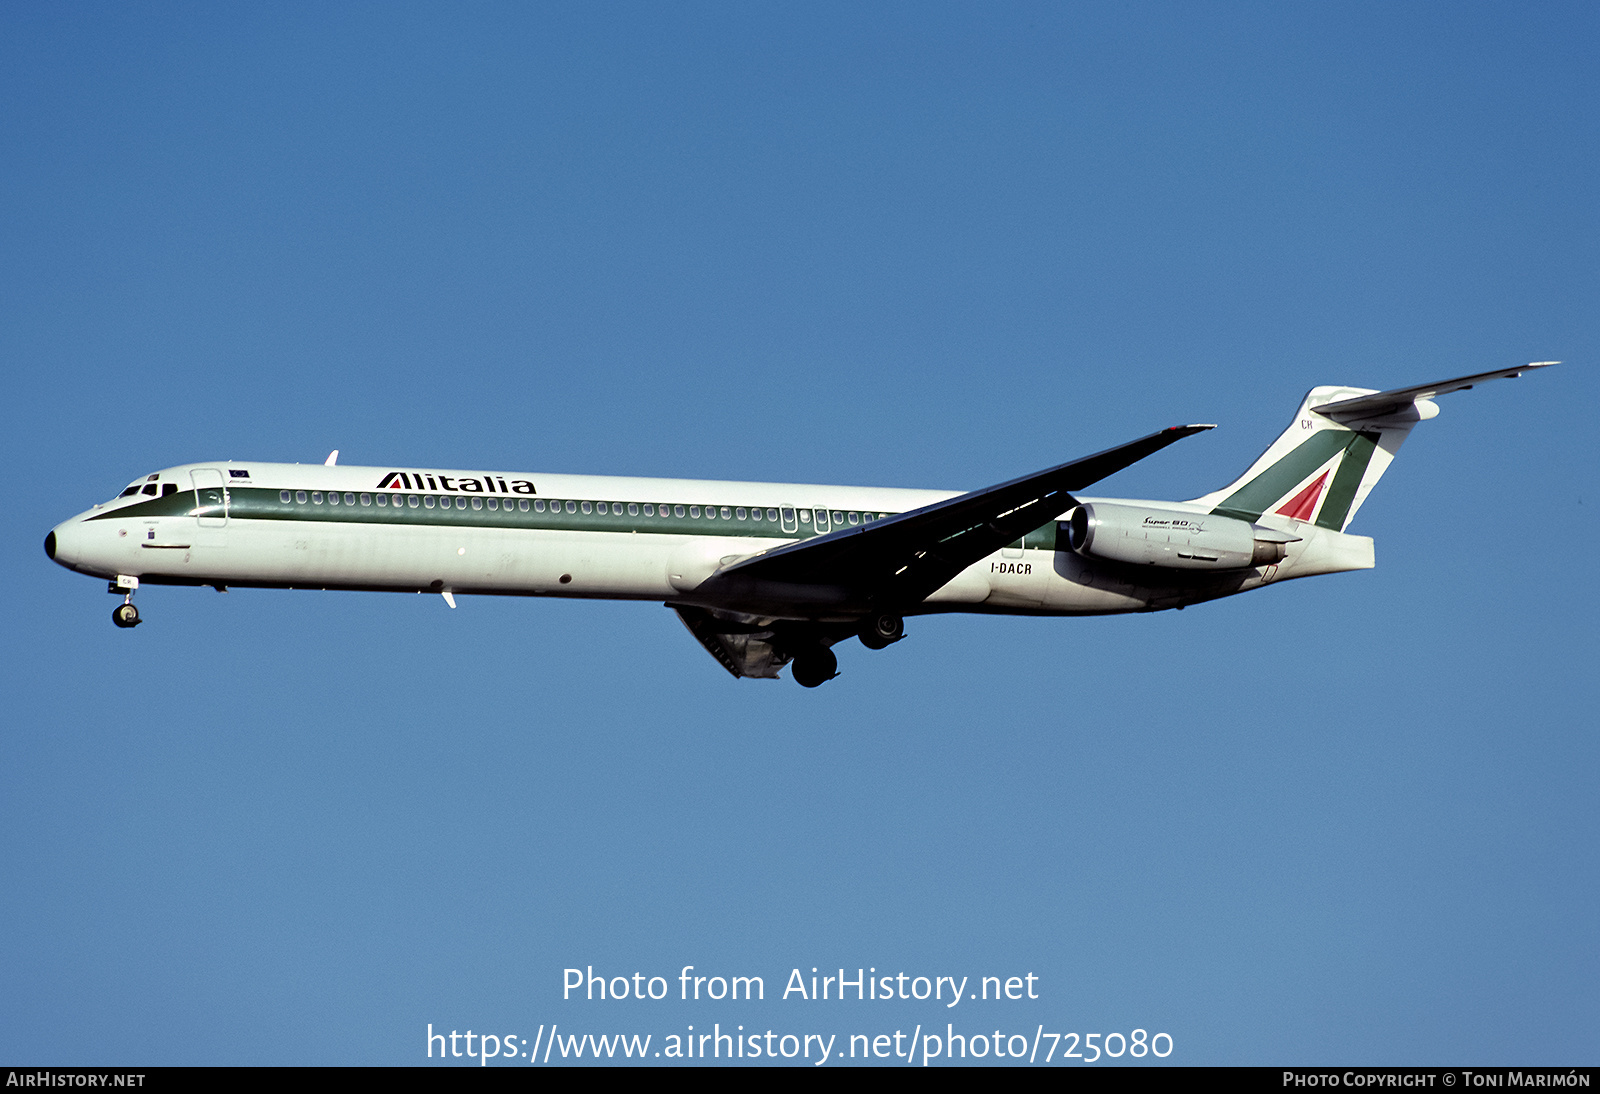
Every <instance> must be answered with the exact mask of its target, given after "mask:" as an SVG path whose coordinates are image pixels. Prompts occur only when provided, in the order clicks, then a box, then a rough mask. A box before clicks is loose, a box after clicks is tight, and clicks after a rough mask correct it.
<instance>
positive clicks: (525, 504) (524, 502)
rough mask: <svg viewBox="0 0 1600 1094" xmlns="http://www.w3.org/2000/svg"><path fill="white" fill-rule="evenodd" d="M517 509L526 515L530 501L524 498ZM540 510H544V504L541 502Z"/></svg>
mask: <svg viewBox="0 0 1600 1094" xmlns="http://www.w3.org/2000/svg"><path fill="white" fill-rule="evenodd" d="M517 508H518V509H521V510H522V511H523V512H524V513H526V512H527V511H528V499H527V498H523V499H522V500H521V501H519V502H517ZM539 508H540V509H543V508H544V502H540V503H539Z"/></svg>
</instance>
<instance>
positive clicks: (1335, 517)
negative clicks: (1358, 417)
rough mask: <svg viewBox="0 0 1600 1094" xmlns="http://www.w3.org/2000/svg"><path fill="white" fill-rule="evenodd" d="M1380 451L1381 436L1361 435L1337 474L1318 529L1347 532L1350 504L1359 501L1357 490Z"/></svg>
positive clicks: (1325, 502) (1357, 437)
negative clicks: (1375, 451) (1368, 466)
mask: <svg viewBox="0 0 1600 1094" xmlns="http://www.w3.org/2000/svg"><path fill="white" fill-rule="evenodd" d="M1377 447H1378V434H1376V433H1357V434H1356V436H1355V440H1353V441H1351V442H1350V447H1349V448H1347V449H1345V453H1344V459H1342V460H1340V461H1339V470H1338V471H1336V472H1334V475H1333V485H1332V486H1330V487H1328V497H1327V500H1326V501H1324V502H1323V503H1322V512H1321V513H1320V514H1318V515H1317V527H1318V528H1331V529H1333V530H1334V531H1335V532H1337V531H1340V530H1341V529H1343V528H1344V518H1345V517H1346V516H1348V515H1349V513H1350V503H1351V502H1353V501H1355V500H1356V488H1357V487H1359V486H1360V485H1361V480H1362V478H1363V477H1364V476H1365V475H1366V473H1367V464H1369V463H1371V462H1372V453H1373V450H1374V449H1376V448H1377Z"/></svg>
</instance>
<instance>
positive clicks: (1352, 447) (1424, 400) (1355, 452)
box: [1195, 361, 1560, 532]
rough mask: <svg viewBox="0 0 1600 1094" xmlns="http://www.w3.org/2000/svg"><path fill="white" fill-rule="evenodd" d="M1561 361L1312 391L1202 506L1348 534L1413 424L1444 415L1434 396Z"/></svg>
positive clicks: (1245, 517)
mask: <svg viewBox="0 0 1600 1094" xmlns="http://www.w3.org/2000/svg"><path fill="white" fill-rule="evenodd" d="M1556 364H1560V362H1559V361H1535V362H1533V363H1531V364H1527V365H1519V366H1518V367H1516V368H1504V369H1497V370H1495V371H1494V372H1479V373H1475V374H1474V375H1472V376H1458V377H1456V378H1455V379H1453V380H1441V381H1439V382H1438V383H1433V384H1419V385H1417V386H1416V387H1402V388H1395V389H1394V390H1392V391H1371V390H1368V389H1366V388H1353V387H1316V388H1312V389H1311V391H1310V392H1308V393H1307V394H1306V397H1305V399H1304V400H1302V401H1301V403H1300V409H1299V411H1298V412H1297V413H1296V414H1295V417H1294V421H1293V422H1292V423H1291V424H1290V425H1289V428H1288V429H1286V430H1284V432H1283V434H1282V436H1280V437H1279V438H1278V439H1277V440H1276V441H1274V442H1273V443H1272V446H1271V447H1270V448H1268V449H1267V450H1266V451H1265V452H1263V453H1262V454H1261V456H1260V458H1259V459H1257V460H1256V462H1255V463H1253V464H1251V465H1250V470H1248V471H1246V472H1245V473H1244V475H1242V476H1241V477H1240V478H1239V479H1238V480H1237V481H1235V482H1233V483H1232V484H1230V485H1229V486H1227V487H1225V488H1223V489H1221V490H1217V491H1214V492H1213V493H1210V494H1207V495H1205V496H1204V497H1201V498H1196V499H1195V503H1196V504H1199V505H1204V506H1206V507H1207V508H1209V509H1210V511H1211V512H1213V513H1215V514H1217V515H1219V516H1225V517H1233V518H1235V519H1238V520H1248V521H1259V520H1262V519H1263V518H1267V519H1270V518H1272V517H1283V518H1287V519H1289V520H1294V521H1302V522H1304V523H1307V524H1314V525H1316V526H1317V527H1319V528H1326V529H1327V530H1328V531H1330V532H1342V531H1344V530H1345V529H1346V528H1347V527H1349V525H1350V521H1351V520H1352V519H1353V518H1354V517H1355V515H1356V511H1357V510H1358V509H1360V508H1361V503H1362V502H1364V501H1365V500H1366V498H1367V495H1368V494H1369V493H1371V491H1372V488H1373V487H1374V486H1375V485H1377V482H1378V480H1379V479H1380V478H1382V477H1383V473H1384V471H1386V470H1388V467H1389V464H1390V462H1391V461H1392V460H1393V459H1394V456H1395V453H1396V452H1398V451H1399V450H1400V445H1401V444H1402V443H1404V441H1405V439H1406V437H1407V436H1408V435H1409V434H1410V432H1411V429H1412V427H1413V426H1415V425H1416V424H1417V423H1418V422H1421V421H1426V420H1428V419H1429V418H1432V417H1434V416H1435V415H1436V414H1438V413H1439V408H1438V406H1436V405H1435V404H1434V403H1433V402H1432V401H1431V400H1432V399H1434V398H1436V397H1438V396H1440V395H1448V394H1449V393H1450V392H1452V391H1466V390H1468V389H1470V388H1472V387H1475V386H1476V385H1478V384H1481V383H1484V382H1486V381H1488V380H1501V379H1508V378H1510V377H1513V376H1520V375H1522V374H1523V373H1524V372H1527V371H1529V370H1530V369H1536V368H1546V367H1548V366H1550V365H1556Z"/></svg>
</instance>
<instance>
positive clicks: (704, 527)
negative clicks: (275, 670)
mask: <svg viewBox="0 0 1600 1094" xmlns="http://www.w3.org/2000/svg"><path fill="white" fill-rule="evenodd" d="M305 493H306V494H307V497H308V500H306V501H304V502H296V501H287V502H286V501H283V500H282V498H281V497H280V495H279V492H278V491H277V490H269V489H263V488H261V487H248V486H244V487H241V486H235V487H230V488H229V490H228V517H229V519H230V520H283V521H308V522H314V523H328V524H376V525H380V526H390V527H393V526H397V525H430V526H435V527H438V526H443V527H450V528H462V527H470V528H518V529H542V530H547V531H562V532H662V533H668V534H671V535H700V536H758V537H760V538H763V539H796V540H800V539H810V538H812V537H814V536H816V535H817V534H818V533H817V531H816V525H815V524H814V523H811V522H804V523H800V524H799V525H798V527H797V530H796V531H793V532H786V531H783V530H782V526H781V525H780V524H779V523H778V522H777V521H770V520H767V519H765V517H763V519H761V520H754V519H752V518H750V517H746V518H745V519H743V520H740V519H739V517H738V515H737V510H736V509H734V510H733V514H732V515H731V516H730V518H729V519H723V518H722V516H721V507H720V506H718V507H716V511H717V513H718V515H717V516H716V517H714V518H713V517H708V516H706V515H705V514H706V513H708V512H711V511H712V510H711V507H706V506H702V507H700V509H701V516H698V517H692V516H689V515H688V509H689V506H688V504H687V503H685V504H684V510H685V512H684V515H683V516H681V517H680V516H677V515H672V516H666V517H663V516H645V515H644V514H643V512H642V511H641V512H640V513H636V514H632V515H630V514H628V513H627V511H626V508H625V507H626V505H627V504H628V503H626V502H622V503H618V502H607V503H606V506H607V508H608V509H610V510H612V512H608V513H604V514H602V513H600V512H599V510H598V507H597V506H598V503H596V502H594V501H591V502H590V505H591V508H593V510H594V511H592V512H589V513H585V512H583V511H582V509H581V505H582V502H580V501H579V500H578V499H576V498H575V499H573V501H574V503H575V504H578V505H579V506H580V508H579V511H578V512H575V513H568V512H567V511H566V508H565V502H566V499H565V498H558V499H540V500H542V501H545V502H546V508H545V511H544V512H542V513H541V512H539V511H538V510H536V509H533V508H532V506H531V502H532V500H533V499H528V500H529V501H530V507H529V509H528V511H526V512H524V511H523V510H521V509H519V508H515V506H516V505H517V502H518V501H519V500H521V499H518V498H515V497H512V498H504V497H500V498H496V500H497V501H498V502H499V503H500V508H498V509H489V508H488V507H487V503H486V498H485V497H484V495H481V494H480V495H478V496H477V500H479V501H481V502H485V505H484V507H483V508H480V509H474V508H472V498H471V497H470V496H464V495H457V494H433V495H428V494H423V493H418V494H417V495H415V496H416V497H417V499H418V505H417V506H416V507H415V508H412V507H411V506H410V505H408V504H406V503H405V502H406V499H407V498H409V497H411V496H412V495H411V494H410V493H409V492H406V493H400V494H396V493H394V492H393V491H383V494H384V496H385V497H386V498H388V499H389V501H390V504H389V505H387V506H380V505H377V504H370V505H362V504H361V503H360V501H359V500H358V501H357V502H356V504H354V505H349V504H344V503H341V504H339V505H331V504H329V503H328V502H326V501H323V502H321V503H316V502H312V501H310V500H309V498H310V496H311V494H312V493H313V492H311V491H306V492H305ZM317 493H323V494H326V493H327V492H326V491H318V492H317ZM343 493H344V492H342V491H341V497H342V496H343ZM370 495H371V492H369V496H370ZM293 496H294V495H293V494H291V497H293ZM427 497H432V498H433V500H434V505H433V507H432V508H429V507H427V506H426V505H425V504H422V499H423V498H427ZM458 497H461V498H463V500H465V501H466V502H467V506H466V508H457V507H456V504H455V503H456V499H457V498H458ZM373 500H374V502H375V501H376V497H375V496H374V497H373ZM397 501H398V502H399V503H400V504H394V503H395V502H397ZM633 504H635V505H641V506H642V504H643V503H639V502H635V503H633ZM446 506H448V507H446ZM556 506H560V507H561V508H559V509H555V508H554V507H556ZM656 508H657V509H658V510H659V509H660V506H656ZM747 508H748V509H749V510H750V511H751V512H753V511H754V507H747ZM768 508H780V507H779V506H763V507H762V512H763V514H764V513H765V511H766V509H768ZM730 509H732V507H730ZM194 510H195V498H194V491H192V490H181V491H179V492H177V493H175V494H168V495H167V496H166V497H160V498H150V499H148V500H145V501H140V502H138V503H136V504H133V505H125V506H122V507H120V508H117V509H113V510H110V511H109V512H105V513H98V514H96V515H95V516H93V517H90V518H89V519H90V520H124V519H139V518H151V517H190V516H193V515H194ZM840 511H841V512H842V511H843V510H840ZM878 515H880V516H892V515H893V514H889V513H883V512H882V511H878ZM870 523H871V522H870V521H865V520H863V525H865V524H870ZM863 525H852V524H850V523H849V522H848V518H846V520H844V521H841V522H834V523H833V524H832V526H831V528H830V531H834V532H837V531H840V530H841V529H844V528H853V527H862V526H863ZM1023 545H1024V546H1025V547H1027V548H1028V549H1030V550H1044V551H1053V550H1055V546H1056V525H1055V522H1054V521H1051V522H1050V523H1049V524H1046V525H1044V526H1043V527H1041V528H1037V529H1035V530H1034V531H1032V532H1029V533H1028V534H1027V536H1026V537H1025V539H1024V541H1023Z"/></svg>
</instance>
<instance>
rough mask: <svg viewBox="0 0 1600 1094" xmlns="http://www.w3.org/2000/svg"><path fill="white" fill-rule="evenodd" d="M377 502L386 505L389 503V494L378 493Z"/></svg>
mask: <svg viewBox="0 0 1600 1094" xmlns="http://www.w3.org/2000/svg"><path fill="white" fill-rule="evenodd" d="M378 504H379V505H388V504H389V495H388V494H379V495H378Z"/></svg>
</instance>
